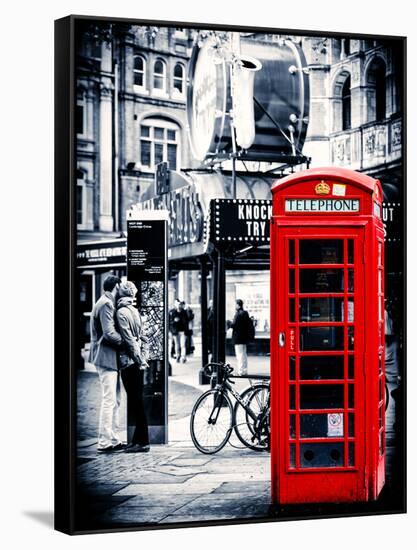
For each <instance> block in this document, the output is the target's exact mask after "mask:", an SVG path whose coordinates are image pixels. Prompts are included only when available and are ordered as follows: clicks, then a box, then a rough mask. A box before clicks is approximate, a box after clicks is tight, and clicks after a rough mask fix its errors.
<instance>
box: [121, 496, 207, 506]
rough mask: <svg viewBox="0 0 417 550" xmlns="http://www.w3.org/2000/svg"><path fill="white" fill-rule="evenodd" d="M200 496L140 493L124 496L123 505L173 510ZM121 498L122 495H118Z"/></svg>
mask: <svg viewBox="0 0 417 550" xmlns="http://www.w3.org/2000/svg"><path fill="white" fill-rule="evenodd" d="M199 496H201V495H200V494H193V493H185V494H181V495H178V494H160V495H155V494H154V493H152V494H149V493H148V494H140V495H136V496H133V497H132V496H131V497H125V498H126V500H125V501H124V505H125V506H133V507H145V506H149V507H154V506H157V507H158V506H159V507H171V508H172V509H173V510H174V509H175V510H177V509H178V508H180V507H182V506H185V504H189V503H190V502H191V501H192V500H193V499H195V498H197V497H199ZM120 498H122V497H120Z"/></svg>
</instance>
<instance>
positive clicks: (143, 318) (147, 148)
mask: <svg viewBox="0 0 417 550" xmlns="http://www.w3.org/2000/svg"><path fill="white" fill-rule="evenodd" d="M330 31H331V29H330V30H323V31H322V32H311V31H308V30H298V29H291V30H289V29H274V28H247V27H232V26H230V27H229V26H211V25H208V24H196V23H193V24H188V23H183V22H167V21H141V20H133V19H132V20H130V19H111V18H102V17H86V16H69V17H66V18H64V19H60V20H58V21H56V23H55V83H56V90H55V109H56V114H55V120H56V164H55V166H56V187H55V196H56V248H55V262H56V264H55V265H56V311H55V315H56V346H55V349H56V359H55V365H56V371H55V380H56V382H55V415H56V416H55V426H56V429H55V448H56V469H55V472H56V475H55V478H56V479H55V495H56V516H55V517H56V528H57V529H58V530H61V531H64V532H66V533H70V534H79V533H93V532H102V531H121V530H138V529H157V528H158V529H159V528H173V527H185V526H187V527H189V526H200V525H210V524H214V525H220V524H231V523H243V522H276V521H281V520H289V519H308V518H318V517H319V518H322V517H335V516H349V515H372V514H391V513H404V512H405V509H406V492H405V491H406V486H405V478H406V466H405V445H406V442H405V430H404V426H405V388H406V369H405V328H406V327H405V304H406V302H405V284H404V281H405V267H406V265H405V246H404V243H405V200H406V181H405V159H406V155H405V130H404V129H405V107H406V105H405V99H406V98H405V48H406V39H405V38H404V37H398V36H373V35H359V34H355V33H351V34H346V35H345V34H338V33H332V32H330Z"/></svg>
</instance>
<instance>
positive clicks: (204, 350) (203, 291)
mask: <svg viewBox="0 0 417 550" xmlns="http://www.w3.org/2000/svg"><path fill="white" fill-rule="evenodd" d="M200 262H201V270H200V275H201V288H200V295H201V369H200V372H199V375H198V380H199V384H210V377H209V376H207V375H206V374H204V366H205V365H207V363H208V341H207V336H208V334H207V264H206V261H205V259H204V257H203V258H201V260H200Z"/></svg>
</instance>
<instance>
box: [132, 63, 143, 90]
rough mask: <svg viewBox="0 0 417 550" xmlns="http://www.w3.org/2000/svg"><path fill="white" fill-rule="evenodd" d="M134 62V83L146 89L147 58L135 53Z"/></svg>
mask: <svg viewBox="0 0 417 550" xmlns="http://www.w3.org/2000/svg"><path fill="white" fill-rule="evenodd" d="M133 63H134V65H133V84H134V86H137V87H138V88H143V89H144V88H146V60H145V58H144V57H142V56H141V55H135V58H134V61H133Z"/></svg>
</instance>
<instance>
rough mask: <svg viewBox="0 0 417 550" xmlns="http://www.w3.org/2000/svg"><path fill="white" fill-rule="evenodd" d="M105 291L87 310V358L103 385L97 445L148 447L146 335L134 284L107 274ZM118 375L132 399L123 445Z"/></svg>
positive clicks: (105, 448) (100, 447) (104, 447)
mask: <svg viewBox="0 0 417 550" xmlns="http://www.w3.org/2000/svg"><path fill="white" fill-rule="evenodd" d="M103 290H104V293H103V294H102V296H101V297H100V298H99V299H98V301H97V302H96V304H95V305H94V308H93V311H92V312H91V320H90V331H91V346H90V355H89V359H88V360H89V362H90V363H93V364H94V365H95V367H96V369H97V372H98V375H99V380H100V384H101V389H102V398H101V410H100V424H99V436H98V447H97V450H98V452H100V453H114V452H121V451H125V452H128V453H136V452H148V451H149V434H148V423H147V420H146V415H145V408H144V403H143V374H144V370H145V369H146V368H148V364H147V362H146V354H147V353H146V350H147V338H146V337H145V336H144V335H143V331H142V321H141V318H140V315H139V312H138V310H137V309H136V307H135V306H134V305H133V300H134V298H135V296H136V293H137V291H138V290H137V288H136V286H135V285H134V284H133V283H132V282H130V281H126V282H123V283H122V281H121V279H119V277H115V276H114V275H110V276H109V277H107V278H106V279H105V280H104V284H103ZM120 377H121V379H122V381H123V385H124V387H125V390H126V393H127V398H128V400H129V402H130V403H134V407H133V408H132V409H133V410H134V413H135V421H136V427H135V431H134V434H133V438H132V442H131V443H130V444H129V445H124V444H123V443H122V441H121V439H120V437H119V435H118V434H117V427H118V417H119V407H120V398H121V394H120V389H121V388H120Z"/></svg>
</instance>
